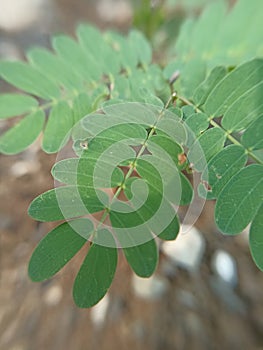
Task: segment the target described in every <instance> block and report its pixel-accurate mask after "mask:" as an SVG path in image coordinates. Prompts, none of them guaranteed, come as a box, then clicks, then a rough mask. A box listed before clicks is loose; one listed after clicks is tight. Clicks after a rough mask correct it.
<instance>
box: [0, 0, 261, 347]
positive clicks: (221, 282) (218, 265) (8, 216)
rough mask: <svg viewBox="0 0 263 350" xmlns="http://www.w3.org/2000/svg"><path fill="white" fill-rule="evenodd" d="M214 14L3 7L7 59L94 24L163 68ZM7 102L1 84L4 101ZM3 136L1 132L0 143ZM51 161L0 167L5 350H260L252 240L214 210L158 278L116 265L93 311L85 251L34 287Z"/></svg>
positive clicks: (111, 2) (40, 156) (68, 4)
mask: <svg viewBox="0 0 263 350" xmlns="http://www.w3.org/2000/svg"><path fill="white" fill-rule="evenodd" d="M215 1H216V0H215ZM208 2H209V1H208V0H184V1H183V0H166V1H158V0H156V1H149V0H137V1H128V0H78V1H73V0H0V58H1V59H14V60H15V59H24V52H25V50H26V49H28V48H29V47H31V46H34V45H40V46H46V47H49V45H50V44H49V38H50V35H52V34H54V33H67V34H69V35H73V36H74V29H75V28H76V26H77V24H78V23H80V22H87V21H88V22H90V23H93V24H95V25H96V26H98V27H99V28H101V29H106V28H116V29H118V30H121V31H122V32H124V33H125V32H127V31H128V30H129V28H131V27H132V26H136V27H137V28H139V29H140V30H142V31H143V32H144V33H145V35H146V36H147V37H148V38H149V40H151V42H152V44H153V47H154V49H155V59H156V60H157V61H159V62H165V59H166V57H163V56H162V52H163V50H162V48H164V47H168V46H172V45H173V42H175V40H176V36H177V33H178V31H179V28H180V25H181V23H182V22H183V20H184V18H185V17H186V16H189V15H191V16H198V15H199V14H200V11H201V10H202V8H203V6H204V5H205V3H208ZM233 3H234V1H230V5H232V4H233ZM189 40H190V38H189ZM7 91H10V87H9V86H8V85H7V84H5V83H4V82H3V81H1V80H0V92H1V93H2V92H7ZM0 108H1V106H0ZM5 128H6V125H5V123H4V122H1V124H0V134H1V132H3V130H5ZM54 161H55V156H53V155H46V154H44V153H43V152H42V151H41V149H40V143H39V142H36V143H35V144H33V145H32V146H31V147H30V148H29V149H28V150H26V151H25V152H23V153H21V154H19V155H17V156H12V157H9V156H4V155H0V274H1V275H0V349H1V350H36V349H37V350H46V349H48V350H60V349H61V350H62V349H64V350H86V349H92V350H97V349H99V350H111V349H120V350H125V349H131V348H132V349H138V350H139V349H145V350H148V349H149V350H159V349H160V350H161V349H167V350H169V349H175V350H177V349H178V350H181V349H182V350H184V349H190V350H192V349H193V350H199V349H200V350H201V349H202V350H206V349H208V350H211V349H215V350H216V349H244V350H247V349H249V350H260V349H263V274H262V273H261V272H260V271H259V270H258V269H257V268H256V266H255V265H254V263H253V261H252V258H251V256H250V253H249V249H248V238H247V232H243V233H242V234H241V235H239V236H237V237H224V236H223V235H222V234H220V233H219V232H218V230H217V229H216V227H215V226H214V219H213V203H212V202H209V203H207V204H206V205H205V208H204V210H203V212H202V214H201V216H200V218H199V219H198V221H197V222H196V225H195V227H193V228H192V229H191V230H190V231H189V232H188V233H187V235H181V236H179V238H178V240H177V241H176V242H172V243H171V242H170V243H165V244H163V245H162V246H161V247H160V264H159V267H158V269H157V271H156V273H155V275H154V276H153V277H152V278H150V279H141V278H138V277H135V276H134V275H133V273H132V272H131V270H130V268H129V267H128V266H127V264H126V262H125V260H124V259H123V257H122V255H121V254H120V259H119V265H118V270H117V275H116V277H115V280H114V283H113V285H112V287H111V289H110V291H109V293H108V294H107V295H106V297H105V298H104V299H103V300H102V301H101V302H100V303H99V304H98V305H97V306H96V307H94V308H93V309H91V310H85V309H84V310H81V309H78V308H77V307H76V306H75V305H74V302H73V299H72V295H71V288H72V285H73V281H74V277H75V275H76V273H77V271H78V269H79V266H80V263H81V261H82V259H83V257H84V253H85V252H83V251H82V252H81V254H79V255H77V256H76V257H75V258H74V259H73V261H71V262H70V263H69V264H68V265H67V266H66V267H65V268H64V269H63V270H62V272H60V273H59V274H57V275H56V276H55V277H54V278H53V279H51V280H49V281H46V282H43V283H37V284H36V283H33V282H31V281H30V280H29V278H28V276H27V264H28V261H29V258H30V255H31V253H32V251H33V249H34V247H35V246H36V244H37V242H38V241H39V240H40V239H41V238H42V237H43V236H44V235H45V233H46V232H47V231H48V230H49V229H50V228H51V225H50V224H44V223H37V222H35V221H33V220H32V219H30V218H29V217H28V215H27V208H28V205H29V203H30V201H31V200H32V199H33V198H34V197H35V196H36V195H38V194H40V193H41V192H43V191H45V190H48V189H50V188H52V186H53V181H52V177H51V175H50V169H51V167H52V165H53V164H54Z"/></svg>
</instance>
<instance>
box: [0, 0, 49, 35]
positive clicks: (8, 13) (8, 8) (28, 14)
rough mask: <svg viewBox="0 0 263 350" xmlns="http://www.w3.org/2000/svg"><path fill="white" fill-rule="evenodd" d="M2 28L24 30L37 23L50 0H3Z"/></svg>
mask: <svg viewBox="0 0 263 350" xmlns="http://www.w3.org/2000/svg"><path fill="white" fill-rule="evenodd" d="M0 2H1V4H0V5H1V11H0V28H2V29H4V30H6V31H19V30H23V29H25V28H27V27H29V26H31V25H32V24H35V23H37V21H38V20H39V18H40V17H42V14H43V8H44V7H46V5H47V2H49V1H48V0H1V1H0Z"/></svg>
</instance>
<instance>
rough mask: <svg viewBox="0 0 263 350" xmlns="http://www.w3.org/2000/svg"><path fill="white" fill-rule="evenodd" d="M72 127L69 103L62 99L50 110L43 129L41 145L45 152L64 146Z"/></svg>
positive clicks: (57, 149) (53, 151)
mask: <svg viewBox="0 0 263 350" xmlns="http://www.w3.org/2000/svg"><path fill="white" fill-rule="evenodd" d="M72 127H73V115H72V111H71V109H70V107H69V105H68V104H67V103H66V102H64V101H62V102H59V103H57V104H56V105H55V106H54V107H53V108H52V110H51V112H50V115H49V118H48V121H47V124H46V127H45V131H44V138H43V143H42V147H43V150H44V151H45V152H46V153H55V152H58V151H59V150H60V149H61V148H62V147H64V146H65V144H66V142H67V141H68V139H69V136H70V134H69V133H70V131H71V129H72Z"/></svg>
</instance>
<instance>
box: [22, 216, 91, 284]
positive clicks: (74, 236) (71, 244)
mask: <svg viewBox="0 0 263 350" xmlns="http://www.w3.org/2000/svg"><path fill="white" fill-rule="evenodd" d="M92 231H93V225H92V223H91V221H90V220H88V219H78V220H74V221H70V222H65V223H63V224H61V225H59V226H57V227H55V228H54V229H53V230H52V231H50V232H49V233H48V234H47V235H46V236H45V237H44V238H43V239H42V240H41V241H40V243H39V244H38V246H37V247H36V249H35V250H34V252H33V254H32V257H31V259H30V262H29V267H28V273H29V276H30V278H31V279H32V280H33V281H35V282H38V281H43V280H46V279H48V278H50V277H52V276H53V275H55V273H57V272H58V271H59V270H60V269H62V267H63V266H64V265H66V264H67V263H68V261H69V260H70V259H72V258H73V256H74V255H75V254H76V253H77V252H78V251H79V250H80V249H81V247H82V246H83V245H84V244H85V243H86V242H87V239H88V238H89V236H90V234H91V233H92ZM83 237H85V238H83Z"/></svg>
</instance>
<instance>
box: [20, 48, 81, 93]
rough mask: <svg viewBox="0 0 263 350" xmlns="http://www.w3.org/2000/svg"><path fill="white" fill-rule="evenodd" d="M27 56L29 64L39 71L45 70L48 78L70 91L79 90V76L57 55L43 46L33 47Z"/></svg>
mask: <svg viewBox="0 0 263 350" xmlns="http://www.w3.org/2000/svg"><path fill="white" fill-rule="evenodd" d="M27 57H28V59H29V61H30V62H31V64H32V65H33V66H35V67H36V68H37V69H38V70H39V71H40V72H45V75H46V76H47V77H48V78H49V79H50V80H53V81H54V82H56V83H59V84H60V85H61V86H62V87H66V88H67V89H69V90H72V91H75V90H76V89H78V90H81V88H82V82H81V79H80V77H79V76H78V75H77V74H76V73H75V71H74V69H73V68H72V66H70V65H69V64H68V63H67V62H64V61H63V60H62V59H60V58H59V57H58V56H55V55H53V54H51V52H49V51H47V50H46V49H43V48H33V49H31V50H30V51H29V52H28V53H27Z"/></svg>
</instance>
